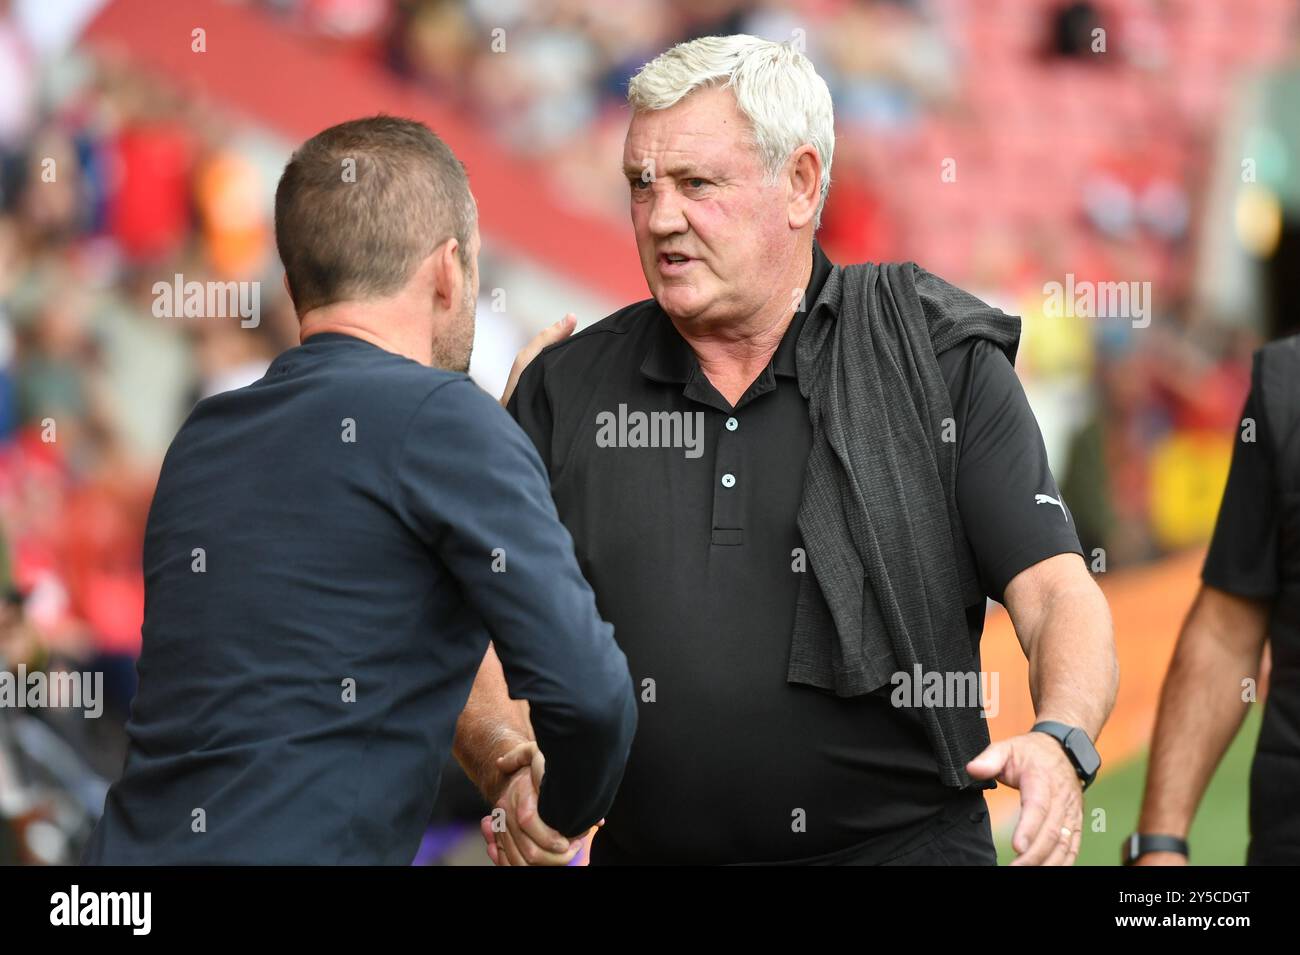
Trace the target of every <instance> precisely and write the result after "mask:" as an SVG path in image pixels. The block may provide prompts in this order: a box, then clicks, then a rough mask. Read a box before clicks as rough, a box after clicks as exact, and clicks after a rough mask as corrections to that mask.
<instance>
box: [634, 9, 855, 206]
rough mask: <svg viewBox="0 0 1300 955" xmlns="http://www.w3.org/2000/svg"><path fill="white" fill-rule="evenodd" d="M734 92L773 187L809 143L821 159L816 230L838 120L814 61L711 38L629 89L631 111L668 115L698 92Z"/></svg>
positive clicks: (786, 46) (649, 70)
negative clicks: (715, 89) (664, 111)
mask: <svg viewBox="0 0 1300 955" xmlns="http://www.w3.org/2000/svg"><path fill="white" fill-rule="evenodd" d="M705 86H709V87H715V86H716V87H721V88H723V89H728V88H729V89H731V90H732V92H733V93H734V94H735V97H736V105H737V106H738V107H739V108H740V112H741V113H743V114H744V116H745V118H746V119H748V120H749V125H750V127H751V131H752V137H753V145H754V146H755V147H756V148H757V149H758V153H759V156H760V157H761V158H762V160H763V165H764V168H765V169H766V172H767V178H768V181H769V182H771V183H775V182H776V181H777V178H778V177H779V176H780V173H781V170H782V168H783V167H784V166H785V163H786V161H787V160H788V159H789V158H790V156H791V155H792V154H793V153H794V151H795V150H796V149H798V148H799V147H800V146H802V145H804V144H805V143H810V144H811V145H812V146H813V148H814V149H816V150H817V155H818V156H819V157H820V158H821V161H822V181H821V196H820V197H819V199H818V201H817V215H816V219H815V220H814V224H813V229H814V230H816V229H817V228H819V227H820V226H821V221H822V207H823V206H825V205H826V196H827V194H828V193H829V192H830V189H831V156H832V154H833V153H834V152H835V115H834V109H833V107H832V106H831V92H830V90H829V89H827V87H826V81H825V80H823V79H822V78H821V77H820V76H818V75H817V71H816V70H815V69H814V68H813V65H812V61H810V60H809V59H808V57H806V56H804V55H803V54H802V53H800V52H799V51H798V50H796V49H795V48H794V47H793V46H792V45H791V44H790V43H789V42H785V43H777V42H775V41H773V40H764V39H762V38H760V37H756V36H747V35H745V34H737V35H735V36H706V37H700V38H699V39H697V40H690V41H688V42H686V43H679V44H677V45H676V46H674V47H673V48H672V49H670V50H667V51H665V52H663V53H660V54H659V55H658V56H657V57H655V58H654V59H653V60H651V61H650V62H649V63H647V64H646V65H645V66H643V67H641V69H640V70H639V71H637V74H636V75H635V76H634V77H632V80H631V82H630V83H629V84H628V88H627V101H628V105H629V106H631V107H632V109H633V110H634V111H638V112H639V111H641V110H657V109H668V108H669V107H671V106H674V105H675V104H677V103H678V102H679V101H681V100H682V99H683V98H684V97H686V96H688V95H689V94H691V93H693V92H695V91H696V90H698V89H700V88H701V87H705Z"/></svg>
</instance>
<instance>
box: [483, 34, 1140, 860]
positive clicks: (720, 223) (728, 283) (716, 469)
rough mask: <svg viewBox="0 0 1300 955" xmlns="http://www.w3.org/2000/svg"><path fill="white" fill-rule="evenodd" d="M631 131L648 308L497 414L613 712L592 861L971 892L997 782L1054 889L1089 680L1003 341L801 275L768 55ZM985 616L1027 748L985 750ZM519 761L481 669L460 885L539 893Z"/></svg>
mask: <svg viewBox="0 0 1300 955" xmlns="http://www.w3.org/2000/svg"><path fill="white" fill-rule="evenodd" d="M628 102H629V104H630V106H631V108H632V117H631V124H630V127H629V129H628V134H627V139H626V143H625V146H624V151H623V169H624V173H625V175H626V177H627V181H628V191H629V200H630V208H631V216H632V227H633V230H634V232H635V235H636V242H637V249H638V251H639V254H640V258H641V266H642V269H643V270H644V272H645V276H646V281H647V283H648V285H649V288H650V293H651V295H652V298H650V299H647V300H646V301H643V302H638V303H636V304H633V305H629V306H628V307H626V308H623V309H621V310H620V311H618V312H616V313H614V314H613V315H610V316H609V317H607V318H605V319H604V320H603V321H600V322H598V323H596V324H595V325H593V326H592V327H590V328H587V329H585V330H583V331H582V332H581V333H580V334H577V335H573V336H572V337H571V338H566V336H567V334H568V331H569V327H568V326H567V325H561V326H557V327H556V328H555V329H553V330H551V331H550V332H549V333H546V334H544V336H540V338H541V341H539V343H538V345H539V347H540V345H542V344H545V343H546V342H547V341H551V342H552V343H551V344H550V345H549V347H546V348H545V350H542V351H541V353H540V355H538V356H537V357H535V358H533V355H532V354H530V353H525V354H523V355H521V356H520V359H519V361H518V362H517V363H516V378H517V388H516V389H515V390H514V393H513V395H509V394H508V395H507V398H508V407H509V409H510V411H511V412H512V413H513V414H514V416H515V418H516V420H518V422H519V423H520V425H522V427H523V428H524V430H525V431H526V432H527V433H528V435H529V436H530V437H531V438H532V440H533V442H534V444H535V445H536V446H537V449H538V451H539V452H540V453H541V456H542V459H543V460H544V461H545V462H546V464H547V467H548V469H549V473H550V478H551V489H552V494H553V496H554V498H555V501H556V505H557V507H558V510H559V514H560V517H561V519H562V520H563V522H564V523H565V525H566V526H567V527H568V529H569V531H570V533H571V534H572V536H573V539H574V544H575V549H576V551H577V554H578V558H579V562H580V565H581V567H582V569H583V572H584V574H585V576H586V577H587V579H588V580H589V581H590V583H591V584H592V587H593V589H594V591H595V593H596V597H597V602H598V604H599V606H600V609H601V612H602V614H603V615H604V617H605V618H606V619H607V620H609V621H610V622H611V623H613V624H614V629H615V638H616V640H617V641H618V643H619V645H620V647H621V648H622V649H623V651H624V652H625V654H626V655H627V659H628V663H629V667H630V669H631V671H632V674H633V678H634V680H635V682H636V683H637V685H638V693H639V699H640V713H639V727H640V728H639V732H638V736H637V738H636V740H635V741H634V743H633V747H632V753H631V756H630V759H629V762H628V765H627V770H626V773H625V776H624V778H623V782H622V786H621V788H620V790H619V793H618V796H617V798H616V800H615V802H614V805H613V807H612V809H611V811H610V812H609V813H608V816H607V823H606V825H605V828H604V829H603V830H601V831H600V833H599V835H597V836H596V838H595V839H594V841H593V843H592V850H591V861H592V863H593V864H620V863H705V864H714V863H748V864H755V863H786V864H789V863H799V864H807V863H818V864H821V863H851V864H881V863H887V864H915V863H922V864H984V865H987V864H994V863H996V854H995V852H994V848H993V843H992V836H991V831H990V826H989V821H988V813H987V809H986V807H985V803H984V797H983V788H987V787H991V786H993V785H995V782H994V781H995V780H996V781H1000V782H1003V783H1005V784H1007V785H1010V786H1013V787H1017V788H1018V789H1019V790H1020V792H1021V808H1022V812H1021V817H1020V820H1019V824H1018V826H1017V828H1016V831H1015V833H1014V834H1013V838H1012V845H1013V847H1014V849H1015V852H1016V853H1017V858H1016V863H1017V864H1070V863H1072V862H1073V860H1074V858H1075V856H1076V854H1077V853H1078V850H1079V840H1080V831H1081V820H1082V795H1081V793H1082V788H1083V787H1084V786H1086V785H1087V784H1088V783H1089V782H1091V780H1092V779H1093V778H1094V777H1095V775H1096V771H1097V768H1098V765H1099V759H1098V757H1097V753H1096V750H1095V749H1094V747H1093V743H1092V740H1094V739H1095V738H1096V737H1097V734H1098V733H1099V732H1100V730H1101V727H1102V724H1103V723H1104V722H1105V719H1106V717H1107V715H1108V714H1109V712H1110V708H1111V706H1112V705H1113V703H1114V697H1115V693H1116V688H1117V682H1118V667H1117V663H1116V659H1115V651H1114V643H1113V636H1112V632H1111V623H1110V617H1109V611H1108V609H1107V606H1106V603H1105V600H1104V599H1103V597H1102V596H1101V593H1100V591H1099V590H1098V588H1097V587H1096V585H1095V584H1094V582H1093V581H1092V578H1091V577H1090V575H1089V573H1088V571H1087V569H1086V567H1085V565H1084V562H1083V560H1082V550H1081V548H1080V546H1079V541H1078V537H1077V535H1076V533H1075V529H1074V522H1073V519H1072V517H1071V515H1070V512H1069V509H1068V507H1067V506H1066V505H1065V504H1064V503H1063V502H1062V501H1061V494H1060V492H1059V490H1058V489H1057V486H1056V483H1055V481H1054V480H1053V477H1052V474H1051V472H1050V470H1049V468H1048V463H1047V458H1046V453H1045V450H1044V447H1043V442H1042V438H1041V436H1040V434H1039V430H1038V426H1037V423H1036V422H1035V420H1034V417H1033V414H1032V412H1031V411H1030V409H1029V406H1028V403H1027V402H1026V399H1025V395H1024V392H1023V390H1022V388H1021V387H1020V384H1019V381H1018V380H1017V378H1016V375H1015V372H1014V369H1013V362H1014V358H1015V352H1016V346H1017V344H1018V341H1019V332H1020V324H1019V319H1017V318H1014V317H1012V316H1008V315H1005V314H1003V313H1002V312H1000V311H998V310H997V309H993V308H990V307H989V306H987V305H985V304H984V303H983V302H980V301H979V300H978V299H976V298H974V297H973V296H970V295H968V294H967V293H965V292H963V291H961V290H960V289H957V288H954V287H953V286H951V285H949V284H948V283H946V282H944V281H943V280H941V279H939V278H937V277H936V276H934V275H932V274H930V273H929V272H926V271H925V270H924V269H922V268H920V267H918V266H916V265H914V264H912V263H907V264H905V265H896V264H889V265H878V264H864V265H854V266H849V267H847V268H841V267H840V266H837V265H834V264H833V263H831V262H830V261H829V259H827V257H826V255H825V254H824V253H823V251H822V250H821V248H820V246H819V245H818V243H817V242H816V241H815V238H814V235H815V233H816V230H817V228H818V224H819V221H820V217H821V213H822V208H823V205H824V204H825V201H826V197H827V194H828V191H829V189H830V170H831V159H832V153H833V150H834V139H835V137H834V128H833V116H832V107H831V97H830V93H829V91H828V89H827V87H826V84H825V83H824V82H823V81H822V79H821V78H820V77H819V76H818V75H817V73H816V71H815V70H814V68H813V66H812V64H811V63H810V62H809V60H808V59H807V58H806V57H805V56H803V55H802V54H801V53H800V52H798V51H797V50H795V49H794V48H793V47H792V46H791V45H789V44H783V43H774V42H770V41H767V40H762V39H758V38H755V37H750V36H729V37H705V38H702V39H698V40H694V41H691V42H688V43H683V44H680V45H678V46H676V47H674V48H672V49H670V50H668V51H667V52H665V53H663V54H662V55H660V56H659V57H657V58H656V59H655V60H653V61H652V62H650V63H649V64H647V65H646V66H645V67H644V68H643V69H642V70H641V71H640V72H639V73H638V74H637V75H636V76H635V77H634V78H633V80H632V82H631V84H630V87H629V91H628ZM530 359H533V360H531V362H530ZM525 366H526V367H525ZM695 435H700V436H702V440H701V441H698V442H693V441H692V439H693V437H694V436H695ZM1045 501H1050V502H1051V506H1047V507H1044V506H1043V503H1044V502H1045ZM986 597H993V598H994V599H997V600H999V601H1001V602H1002V603H1004V604H1005V605H1006V607H1007V608H1008V610H1009V611H1010V614H1011V618H1012V620H1013V622H1014V624H1015V629H1016V633H1017V636H1018V638H1019V640H1020V643H1021V645H1022V647H1023V649H1024V652H1025V655H1026V657H1027V658H1028V660H1029V681H1030V689H1031V692H1032V694H1033V699H1034V704H1035V710H1036V715H1037V718H1038V721H1037V722H1036V723H1035V724H1034V725H1033V726H1026V727H1024V731H1023V732H1022V733H1020V734H1019V735H1016V736H1013V737H1011V738H1009V739H1004V740H1001V741H998V742H995V743H994V742H991V741H990V738H989V734H988V730H987V723H986V722H985V720H984V714H983V713H982V712H981V699H980V693H979V689H978V688H979V686H980V685H981V683H982V682H983V681H981V679H980V677H981V676H982V674H981V673H980V663H979V640H980V635H981V632H982V629H983V621H984V613H985V607H986ZM983 702H984V703H985V704H989V703H990V702H994V701H990V700H987V699H985V700H984V701H983ZM529 740H530V730H529V727H528V725H527V717H526V713H525V712H524V711H523V709H522V707H518V706H517V705H516V704H514V703H513V702H512V701H510V699H509V698H508V696H507V695H506V692H505V684H504V682H503V681H502V679H501V675H500V668H499V664H497V663H496V660H495V658H494V657H493V656H492V654H491V653H489V655H488V657H487V659H486V660H485V663H484V666H483V668H482V670H481V671H480V674H479V679H478V681H477V683H476V686H475V691H474V693H473V694H472V695H471V698H470V701H469V705H468V706H467V708H466V710H465V713H464V714H463V715H462V718H461V735H460V738H459V741H458V752H459V753H460V754H461V756H462V762H463V763H464V764H465V765H466V766H468V767H470V768H471V774H472V775H477V776H478V777H479V781H480V783H481V784H484V788H485V791H487V792H493V791H494V790H493V789H492V788H491V786H490V782H491V780H492V779H497V780H499V779H501V778H504V777H505V776H506V775H509V774H513V775H512V776H511V778H512V779H513V780H515V781H516V782H515V783H513V784H512V786H513V788H512V791H511V792H509V793H507V794H506V795H505V796H502V797H501V799H500V801H499V802H498V808H499V809H500V810H502V811H500V812H496V813H494V816H492V817H488V818H487V819H485V820H484V836H485V839H487V840H488V843H489V854H491V855H492V857H493V859H494V860H495V861H497V862H498V863H500V864H513V865H518V864H537V863H552V864H554V863H564V862H567V861H568V860H570V859H571V858H572V856H573V853H574V848H573V845H572V844H571V843H568V842H567V840H565V839H564V838H563V837H562V836H560V835H559V834H558V833H554V832H552V831H551V830H550V829H549V828H548V827H547V826H546V824H545V820H543V819H541V818H540V817H539V816H538V815H537V813H536V802H535V792H531V791H530V787H535V786H536V785H539V784H540V783H541V781H542V780H543V779H544V772H545V765H544V755H543V754H541V753H539V752H538V751H537V748H536V745H535V744H533V743H532V742H530V741H529ZM494 758H495V759H496V761H495V763H494V762H493V759H494ZM530 763H531V765H532V767H533V772H532V773H531V774H529V773H520V772H519V770H520V769H521V768H522V767H524V766H528V765H529V764H530ZM488 767H490V770H489V769H488Z"/></svg>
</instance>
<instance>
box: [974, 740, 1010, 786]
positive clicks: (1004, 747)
mask: <svg viewBox="0 0 1300 955" xmlns="http://www.w3.org/2000/svg"><path fill="white" fill-rule="evenodd" d="M1010 756H1011V746H1010V744H1009V743H1007V742H1006V741H1005V740H1003V741H1001V742H998V743H992V744H990V745H989V746H988V747H986V748H985V750H984V752H982V753H980V754H979V755H978V756H976V757H975V758H974V759H972V760H971V761H970V762H969V763H967V764H966V772H968V773H970V774H971V776H973V777H974V778H975V779H993V778H994V777H995V776H997V775H998V774H999V773H1001V772H1002V769H1003V767H1005V766H1006V764H1007V759H1008V758H1009V757H1010Z"/></svg>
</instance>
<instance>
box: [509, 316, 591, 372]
mask: <svg viewBox="0 0 1300 955" xmlns="http://www.w3.org/2000/svg"><path fill="white" fill-rule="evenodd" d="M577 326H578V316H577V315H574V314H573V313H572V312H569V313H568V314H566V315H565V316H564V317H563V318H562V319H560V320H559V321H558V322H556V323H555V324H554V325H547V326H546V327H545V328H543V329H542V330H541V331H540V332H538V333H537V334H536V335H534V336H533V340H532V341H530V342H529V343H528V344H527V345H526V346H525V347H524V350H523V351H521V352H520V353H519V357H523V356H524V355H527V356H528V361H532V360H533V359H534V358H536V357H537V356H538V355H539V354H541V351H542V349H543V348H546V347H547V346H548V345H554V344H555V343H556V342H562V341H564V340H565V339H566V338H568V337H569V336H570V335H572V334H573V330H574V329H575V328H577ZM516 360H518V359H516ZM525 364H527V362H525Z"/></svg>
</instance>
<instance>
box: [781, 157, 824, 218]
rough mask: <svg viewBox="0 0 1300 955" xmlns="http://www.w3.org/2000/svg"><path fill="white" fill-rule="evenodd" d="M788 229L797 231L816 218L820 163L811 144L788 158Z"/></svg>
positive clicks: (820, 172)
mask: <svg viewBox="0 0 1300 955" xmlns="http://www.w3.org/2000/svg"><path fill="white" fill-rule="evenodd" d="M789 169H790V228H792V229H795V230H799V229H802V228H803V227H804V226H806V225H807V224H808V223H810V222H812V221H813V219H815V218H816V217H817V203H818V201H819V200H820V199H821V191H822V161H821V157H820V156H819V155H817V150H816V149H815V148H813V146H812V145H811V144H807V143H806V144H804V145H803V146H800V147H799V148H798V149H796V150H795V152H794V155H792V156H791V157H790V165H789Z"/></svg>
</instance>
